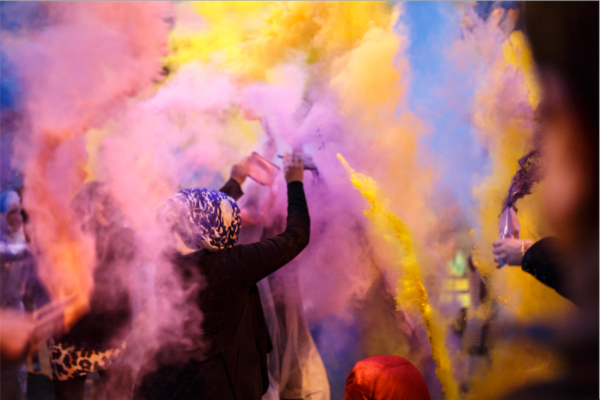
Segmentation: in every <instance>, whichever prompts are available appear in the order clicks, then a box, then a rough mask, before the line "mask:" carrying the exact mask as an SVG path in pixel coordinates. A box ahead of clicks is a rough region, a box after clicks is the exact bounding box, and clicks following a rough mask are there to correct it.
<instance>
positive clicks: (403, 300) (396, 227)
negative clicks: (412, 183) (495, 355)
mask: <svg viewBox="0 0 600 400" xmlns="http://www.w3.org/2000/svg"><path fill="white" fill-rule="evenodd" d="M337 156H338V158H339V160H340V161H341V162H342V164H343V165H344V167H346V169H347V170H348V172H349V173H350V176H351V181H352V184H353V185H354V187H355V188H356V189H358V190H359V191H360V193H361V194H362V195H363V197H364V198H365V199H366V200H367V201H368V202H369V204H370V205H371V208H370V209H369V210H365V212H364V213H365V215H366V216H367V217H369V219H371V221H373V223H374V224H375V227H376V228H377V229H378V230H379V231H380V232H382V234H383V235H385V234H386V233H388V232H390V231H392V232H393V233H394V234H395V237H396V239H397V244H398V246H399V249H400V251H401V253H402V259H401V260H400V263H399V265H400V272H401V277H400V279H399V280H398V297H396V301H397V306H398V308H399V309H400V308H404V309H408V310H417V309H418V311H419V312H420V313H421V317H422V318H423V324H424V325H425V328H426V329H427V336H428V337H429V342H430V344H431V354H432V357H433V359H434V360H435V363H436V366H437V368H436V374H437V377H438V379H439V381H440V383H441V384H442V391H443V392H444V395H445V398H446V399H447V400H454V399H457V398H458V386H457V384H456V382H455V380H454V377H453V376H452V363H451V361H450V357H449V356H448V350H447V349H446V345H445V333H446V328H445V326H444V324H443V323H442V318H440V316H439V315H438V314H437V312H436V311H435V310H434V309H432V308H431V306H430V305H429V298H428V296H427V290H426V289H425V286H424V285H423V280H422V279H421V267H420V266H419V263H418V261H417V256H416V253H415V251H414V249H413V244H412V239H411V233H410V230H409V228H408V227H407V226H406V225H405V224H404V222H403V221H402V220H401V219H400V218H398V217H397V216H396V215H395V214H393V213H391V212H390V211H388V209H387V207H386V205H385V202H384V200H383V199H382V197H381V195H380V194H378V190H377V184H376V182H375V181H374V180H373V179H371V178H370V177H369V176H366V175H363V174H360V173H357V172H356V171H354V170H353V169H352V167H350V165H349V164H348V163H347V162H346V160H345V159H344V157H342V155H341V154H338V155H337Z"/></svg>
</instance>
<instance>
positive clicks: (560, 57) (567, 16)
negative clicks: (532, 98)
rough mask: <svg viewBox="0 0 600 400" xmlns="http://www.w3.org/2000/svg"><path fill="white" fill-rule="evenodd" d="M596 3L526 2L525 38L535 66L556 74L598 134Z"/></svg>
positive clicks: (591, 127)
mask: <svg viewBox="0 0 600 400" xmlns="http://www.w3.org/2000/svg"><path fill="white" fill-rule="evenodd" d="M598 10H599V9H598V2H597V1H589V2H587V1H585V2H583V1H573V2H571V1H556V2H554V1H552V2H550V1H541V2H526V3H525V4H524V7H523V11H524V15H523V18H524V24H525V34H526V35H527V37H528V39H529V42H530V43H531V49H532V52H533V57H534V59H535V62H536V64H537V65H538V67H540V68H541V69H549V70H552V71H553V72H554V73H556V74H558V76H559V77H560V79H561V80H562V81H563V83H564V85H565V86H566V90H567V91H568V95H569V97H570V99H569V100H570V101H573V102H574V103H575V106H576V107H575V108H576V109H577V110H578V111H577V112H578V113H579V114H580V116H581V117H582V118H584V119H585V120H586V121H585V122H586V123H587V124H589V125H590V133H593V134H595V135H596V137H597V133H598V106H599V103H598V83H599V81H598V46H599V41H598Z"/></svg>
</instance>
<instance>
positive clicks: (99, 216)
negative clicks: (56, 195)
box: [71, 182, 119, 232]
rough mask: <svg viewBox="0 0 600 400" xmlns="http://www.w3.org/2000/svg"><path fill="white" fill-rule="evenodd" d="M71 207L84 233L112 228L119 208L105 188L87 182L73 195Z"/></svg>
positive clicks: (98, 184) (98, 183) (96, 183)
mask: <svg viewBox="0 0 600 400" xmlns="http://www.w3.org/2000/svg"><path fill="white" fill-rule="evenodd" d="M71 207H72V209H73V213H74V215H75V218H76V220H77V221H78V222H79V223H81V226H82V228H83V230H84V231H91V232H94V231H97V230H99V229H105V228H108V227H110V226H112V225H113V224H114V223H115V222H117V220H118V219H119V208H118V207H117V204H116V202H115V200H114V198H113V196H112V195H111V194H110V193H109V191H108V190H107V188H106V186H105V185H104V184H103V183H100V182H88V183H86V184H85V185H83V187H82V188H81V190H80V191H79V192H78V193H77V195H75V197H74V198H73V201H72V202H71Z"/></svg>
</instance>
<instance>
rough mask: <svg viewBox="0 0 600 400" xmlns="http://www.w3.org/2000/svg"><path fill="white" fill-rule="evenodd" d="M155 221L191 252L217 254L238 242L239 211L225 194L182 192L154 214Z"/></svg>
mask: <svg viewBox="0 0 600 400" xmlns="http://www.w3.org/2000/svg"><path fill="white" fill-rule="evenodd" d="M158 218H159V221H160V222H161V223H163V224H165V225H166V226H167V228H168V229H170V230H171V231H173V232H175V233H177V234H178V235H179V237H180V238H181V240H182V241H183V243H184V244H185V245H186V246H187V247H189V248H190V249H192V250H202V249H206V250H209V251H217V250H220V249H225V248H229V247H233V246H234V245H235V244H236V243H237V240H238V234H239V232H240V225H241V222H242V219H241V217H240V209H239V207H238V205H237V204H236V203H235V201H234V200H233V199H232V198H231V197H229V196H227V195H226V194H225V193H221V192H217V191H216V190H208V189H200V188H189V189H183V190H181V191H179V192H178V193H176V194H175V195H174V196H173V197H171V198H169V199H167V201H166V202H164V203H163V205H161V206H160V208H159V210H158Z"/></svg>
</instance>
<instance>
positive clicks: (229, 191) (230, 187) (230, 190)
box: [219, 178, 244, 201]
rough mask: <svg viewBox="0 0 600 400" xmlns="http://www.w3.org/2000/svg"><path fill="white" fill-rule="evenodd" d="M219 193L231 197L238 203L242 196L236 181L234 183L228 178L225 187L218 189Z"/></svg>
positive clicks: (233, 180)
mask: <svg viewBox="0 0 600 400" xmlns="http://www.w3.org/2000/svg"><path fill="white" fill-rule="evenodd" d="M219 192H221V193H225V194H226V195H227V196H229V197H231V198H232V199H234V200H235V201H238V199H239V198H240V197H242V195H243V194H244V192H243V191H242V187H241V186H240V184H239V183H238V181H236V180H235V179H233V178H229V180H228V181H227V182H226V183H225V185H223V187H222V188H221V189H219Z"/></svg>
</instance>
